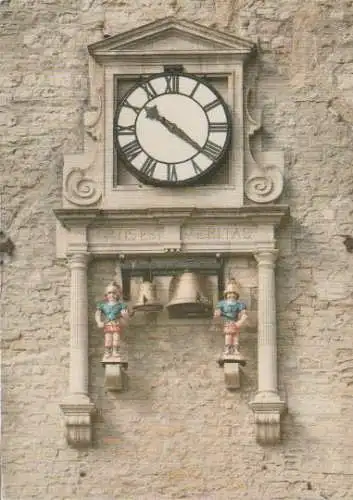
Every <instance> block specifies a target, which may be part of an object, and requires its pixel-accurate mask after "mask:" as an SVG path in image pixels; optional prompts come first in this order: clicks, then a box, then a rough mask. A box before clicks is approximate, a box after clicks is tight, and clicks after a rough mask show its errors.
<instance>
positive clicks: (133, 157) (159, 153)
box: [114, 73, 231, 186]
mask: <svg viewBox="0 0 353 500" xmlns="http://www.w3.org/2000/svg"><path fill="white" fill-rule="evenodd" d="M230 132H231V118H230V113H229V110H228V108H227V105H226V104H225V102H224V101H223V99H222V97H221V96H220V95H219V93H218V92H217V91H216V90H215V89H214V88H213V87H212V86H211V85H210V84H209V83H208V82H207V81H206V80H205V79H204V78H200V77H197V76H194V75H189V74H187V73H161V74H157V75H153V76H150V77H149V78H146V79H144V80H141V81H140V82H139V83H137V84H136V85H134V87H133V88H131V89H130V90H129V91H128V92H127V93H126V95H125V96H124V97H123V99H122V100H121V101H120V103H119V105H118V107H117V109H116V113H115V118H114V139H115V146H116V149H117V151H118V154H119V156H120V157H121V158H122V160H123V161H124V163H125V165H126V166H127V168H128V169H129V171H130V172H131V173H132V174H133V175H134V176H135V177H136V178H137V179H139V180H140V181H142V182H143V183H145V184H152V185H157V186H183V185H188V184H193V183H196V182H197V181H199V180H200V179H202V177H203V176H204V175H206V174H208V173H210V171H212V170H213V169H214V168H216V167H217V165H218V164H219V162H220V161H221V160H222V158H223V157H224V155H225V153H226V151H227V149H228V145H229V141H230V135H231V134H230Z"/></svg>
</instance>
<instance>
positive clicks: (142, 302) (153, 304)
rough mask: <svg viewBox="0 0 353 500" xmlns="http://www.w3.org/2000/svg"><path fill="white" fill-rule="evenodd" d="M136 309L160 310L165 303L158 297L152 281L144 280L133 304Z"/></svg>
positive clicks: (146, 310) (145, 310)
mask: <svg viewBox="0 0 353 500" xmlns="http://www.w3.org/2000/svg"><path fill="white" fill-rule="evenodd" d="M133 309H134V311H144V312H158V311H161V310H162V309H163V305H162V304H161V303H160V302H159V301H158V299H157V297H156V289H155V287H154V285H153V283H152V282H151V281H143V282H142V283H141V286H140V289H139V295H138V299H137V301H136V303H135V304H134V306H133Z"/></svg>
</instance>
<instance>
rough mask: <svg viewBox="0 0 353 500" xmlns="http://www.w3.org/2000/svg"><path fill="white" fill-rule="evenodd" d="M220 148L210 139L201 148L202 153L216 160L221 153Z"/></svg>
mask: <svg viewBox="0 0 353 500" xmlns="http://www.w3.org/2000/svg"><path fill="white" fill-rule="evenodd" d="M221 152H222V148H221V146H218V144H215V143H214V142H212V141H207V143H206V144H205V146H204V147H203V149H202V153H203V154H204V155H206V156H207V157H208V158H210V159H211V160H216V158H217V157H218V156H219V155H220V154H221Z"/></svg>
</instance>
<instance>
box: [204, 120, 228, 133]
mask: <svg viewBox="0 0 353 500" xmlns="http://www.w3.org/2000/svg"><path fill="white" fill-rule="evenodd" d="M209 131H210V132H228V124H227V122H213V123H210V126H209Z"/></svg>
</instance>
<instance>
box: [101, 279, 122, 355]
mask: <svg viewBox="0 0 353 500" xmlns="http://www.w3.org/2000/svg"><path fill="white" fill-rule="evenodd" d="M121 295H122V292H121V288H120V286H119V285H118V284H117V283H115V282H113V283H110V285H108V286H107V288H106V290H105V296H104V300H103V301H102V302H99V303H98V304H97V310H96V314H95V320H96V323H97V326H98V327H99V328H103V332H104V358H110V357H115V358H120V338H121V334H122V330H123V328H124V326H126V324H127V320H128V318H129V311H128V308H127V305H126V304H124V302H122V301H121V300H120V298H121Z"/></svg>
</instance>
